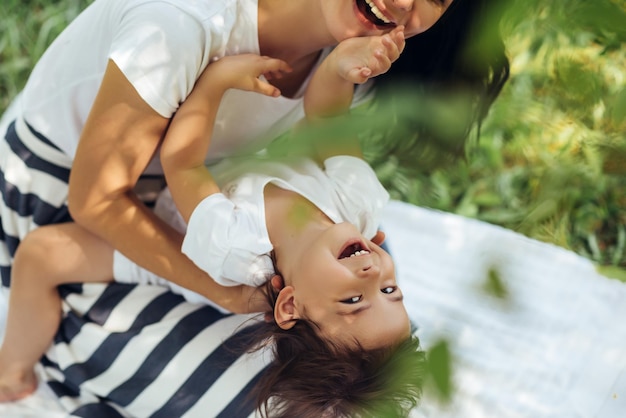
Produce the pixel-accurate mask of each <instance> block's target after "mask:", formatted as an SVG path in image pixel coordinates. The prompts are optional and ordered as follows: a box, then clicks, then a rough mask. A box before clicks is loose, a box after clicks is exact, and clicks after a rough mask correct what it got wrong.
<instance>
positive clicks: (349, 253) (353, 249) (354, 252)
mask: <svg viewBox="0 0 626 418" xmlns="http://www.w3.org/2000/svg"><path fill="white" fill-rule="evenodd" d="M369 253H370V252H369V250H368V249H367V248H365V247H364V246H363V244H361V243H360V242H354V243H350V244H348V245H347V246H346V247H345V248H344V249H343V251H341V254H339V260H341V259H342V258H348V257H358V256H360V255H366V254H369Z"/></svg>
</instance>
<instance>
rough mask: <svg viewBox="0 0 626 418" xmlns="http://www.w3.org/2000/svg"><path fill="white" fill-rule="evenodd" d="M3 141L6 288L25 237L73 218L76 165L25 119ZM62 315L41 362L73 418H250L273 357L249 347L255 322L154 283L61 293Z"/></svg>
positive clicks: (0, 232) (0, 208) (1, 266)
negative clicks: (71, 181) (256, 388)
mask: <svg viewBox="0 0 626 418" xmlns="http://www.w3.org/2000/svg"><path fill="white" fill-rule="evenodd" d="M3 124H4V126H2V127H1V128H2V133H3V137H2V140H1V141H0V170H1V172H2V176H1V177H0V182H1V183H0V189H1V191H2V200H1V202H0V216H1V219H0V220H1V221H2V224H1V226H2V228H1V229H0V273H1V274H2V284H3V286H4V287H7V286H9V285H10V270H11V260H12V259H13V256H14V254H15V250H16V248H17V246H18V244H19V242H20V240H21V239H22V238H23V237H24V236H25V235H26V234H27V233H28V232H29V231H31V230H32V229H34V228H36V227H37V226H39V225H45V224H50V223H58V222H67V221H70V220H71V217H70V215H69V213H68V210H67V206H66V200H67V182H68V178H69V172H70V166H71V160H70V159H69V158H68V157H67V156H66V155H64V154H63V153H62V152H61V151H60V150H59V149H58V148H56V147H55V146H54V145H53V144H51V143H50V142H49V141H47V140H46V138H44V137H42V136H41V135H39V134H38V133H37V132H36V131H35V130H33V129H32V128H31V127H30V126H29V125H28V124H27V123H26V122H25V121H23V120H19V119H18V120H13V121H6V120H5V121H4V122H3ZM61 293H62V295H63V297H64V313H65V314H64V319H63V321H62V324H61V326H60V328H59V331H58V333H57V335H56V338H55V341H54V344H53V346H52V347H51V348H50V350H49V351H48V352H47V353H46V355H45V356H44V358H43V359H42V363H43V365H44V374H45V379H46V380H47V381H48V384H49V385H50V387H51V388H52V390H53V391H54V393H56V395H57V396H58V397H59V399H60V400H61V403H62V404H63V405H64V407H65V409H66V410H67V411H68V413H69V415H70V416H72V417H84V418H99V417H103V418H104V417H106V418H109V417H155V418H156V417H167V418H171V417H202V418H206V417H229V418H233V417H234V418H236V417H248V416H253V415H254V407H253V405H254V400H253V399H252V398H251V397H250V396H249V395H250V392H251V388H252V387H253V385H254V384H255V382H256V381H257V380H258V378H259V377H260V375H261V373H262V372H263V370H264V368H265V366H266V365H267V363H268V362H269V353H267V352H265V351H257V352H254V353H249V352H248V349H249V347H246V346H245V344H244V343H243V341H245V337H246V336H247V335H249V334H250V332H251V331H252V330H253V329H254V326H255V323H256V319H255V318H253V317H252V316H244V315H224V314H221V313H219V312H218V311H216V310H214V309H212V308H211V307H208V306H204V305H194V304H191V303H188V302H186V301H184V299H183V298H182V297H180V296H177V295H175V294H173V293H171V292H169V291H168V290H167V289H165V288H160V287H157V286H140V285H128V284H120V283H114V284H110V285H106V284H90V285H68V286H63V287H62V288H61Z"/></svg>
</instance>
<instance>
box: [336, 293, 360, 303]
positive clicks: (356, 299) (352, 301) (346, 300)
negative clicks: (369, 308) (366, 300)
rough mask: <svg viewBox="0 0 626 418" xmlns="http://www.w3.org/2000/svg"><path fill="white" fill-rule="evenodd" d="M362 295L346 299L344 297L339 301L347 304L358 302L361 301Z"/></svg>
mask: <svg viewBox="0 0 626 418" xmlns="http://www.w3.org/2000/svg"><path fill="white" fill-rule="evenodd" d="M361 298H362V296H361V295H359V296H352V297H351V298H348V299H344V300H342V301H341V303H347V304H353V303H359V302H360V301H361Z"/></svg>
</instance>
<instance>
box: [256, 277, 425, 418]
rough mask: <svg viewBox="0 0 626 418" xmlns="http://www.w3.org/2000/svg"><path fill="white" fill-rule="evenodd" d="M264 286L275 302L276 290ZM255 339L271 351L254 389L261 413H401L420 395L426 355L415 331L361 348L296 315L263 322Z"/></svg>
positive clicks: (381, 417)
mask: <svg viewBox="0 0 626 418" xmlns="http://www.w3.org/2000/svg"><path fill="white" fill-rule="evenodd" d="M266 286H267V295H268V301H269V302H270V305H271V306H274V304H275V301H276V296H277V294H278V291H276V290H275V289H273V287H272V285H271V283H270V282H268V283H267V285H266ZM254 340H255V341H261V342H262V343H261V344H257V349H260V348H262V347H267V346H268V345H270V347H271V350H272V354H273V361H272V363H271V364H270V365H269V366H268V368H267V369H266V370H265V372H264V373H263V375H262V376H261V378H260V380H259V381H258V382H257V384H256V386H255V390H254V394H255V396H256V403H257V408H258V409H259V410H260V411H261V413H262V414H263V416H264V417H272V418H274V417H284V418H287V417H290V418H293V417H298V418H307V417H310V418H320V417H372V418H374V417H376V418H385V417H390V418H391V417H405V416H407V415H408V412H409V410H410V409H412V408H413V407H415V406H416V405H417V403H418V401H419V399H420V396H421V393H422V383H423V375H424V368H425V364H424V363H425V356H424V353H423V351H421V350H420V347H419V340H418V338H417V337H414V336H411V337H409V338H407V339H406V340H404V341H402V342H400V343H399V344H397V345H396V346H392V347H384V348H377V349H364V348H363V347H361V346H360V345H359V344H358V343H356V342H355V344H347V343H337V342H333V341H331V340H329V339H327V338H323V337H322V336H321V335H320V332H319V328H318V326H317V325H316V324H315V323H313V322H311V321H308V320H305V319H299V320H297V322H296V324H294V326H293V327H291V328H290V329H289V330H284V329H282V328H281V327H279V326H278V324H277V323H276V322H275V321H271V322H265V323H263V324H261V325H259V326H258V328H257V329H256V331H255V335H254Z"/></svg>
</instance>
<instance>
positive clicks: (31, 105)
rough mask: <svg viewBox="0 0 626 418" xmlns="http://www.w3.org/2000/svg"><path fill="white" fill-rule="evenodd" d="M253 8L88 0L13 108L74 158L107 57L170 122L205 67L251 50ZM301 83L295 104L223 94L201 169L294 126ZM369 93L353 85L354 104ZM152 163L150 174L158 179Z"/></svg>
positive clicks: (237, 3) (211, 1) (233, 0)
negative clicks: (89, 2)
mask: <svg viewBox="0 0 626 418" xmlns="http://www.w3.org/2000/svg"><path fill="white" fill-rule="evenodd" d="M257 12H258V4H257V0H204V1H200V0H195V1H193V0H96V1H95V2H94V3H93V4H91V5H90V6H89V7H88V8H87V9H86V10H85V11H83V12H82V13H81V14H80V15H79V16H78V17H77V18H76V19H75V20H74V21H73V22H72V23H71V24H70V25H69V26H68V27H67V28H66V29H65V31H64V32H63V33H62V34H61V35H60V36H59V37H58V38H57V39H56V40H55V41H54V42H53V44H52V45H51V46H50V47H49V48H48V49H47V50H46V52H45V53H44V55H43V56H42V57H41V59H40V60H39V62H38V63H37V65H36V66H35V68H34V70H33V72H32V75H31V76H30V78H29V80H28V82H27V84H26V86H25V88H24V90H23V92H22V94H21V97H20V99H19V103H18V106H16V107H17V111H18V113H19V114H21V116H23V118H24V119H25V120H26V121H27V122H28V123H29V124H30V125H31V126H32V127H33V128H34V129H35V130H36V131H37V132H39V133H40V134H42V135H43V136H44V137H45V138H47V139H48V140H49V141H50V142H52V143H53V144H55V145H56V146H57V147H59V148H60V149H61V150H62V151H63V152H64V153H66V154H67V155H69V156H70V157H72V158H73V156H74V154H75V152H76V147H77V144H78V140H79V137H80V133H81V130H82V128H83V125H84V123H85V121H86V119H87V115H88V113H89V111H90V109H91V106H92V104H93V102H94V99H95V97H96V94H97V92H98V89H99V86H100V83H101V81H102V77H103V75H104V71H105V69H106V66H107V63H108V60H109V59H111V60H113V61H114V62H115V64H116V65H117V66H118V67H119V69H120V70H121V71H122V72H123V73H124V75H125V76H126V77H127V78H128V80H129V81H130V82H131V84H132V85H133V86H134V87H135V89H136V90H137V92H138V93H139V95H140V96H141V97H142V98H143V99H144V100H145V101H146V102H147V103H148V104H149V105H150V106H151V107H152V108H153V109H154V110H155V111H156V112H158V113H159V114H160V115H162V116H164V117H171V116H172V115H173V114H174V112H175V111H176V110H177V109H178V106H179V105H180V104H181V103H182V102H183V101H184V100H185V98H186V97H187V95H188V94H189V93H190V92H191V90H192V88H193V85H194V83H195V81H196V79H197V78H198V76H199V75H200V74H201V72H202V71H203V70H204V68H205V67H206V66H207V65H208V64H209V63H210V62H211V61H213V60H217V59H219V58H221V57H223V56H225V55H234V54H240V53H256V54H259V53H260V50H259V41H258V27H257ZM328 52H329V51H328V50H327V51H325V53H324V54H322V56H321V57H320V59H321V58H322V57H323V56H325V54H327V53H328ZM306 84H307V83H306V82H305V84H304V85H303V86H302V89H301V91H300V92H299V93H298V94H296V96H295V97H294V98H286V97H278V98H271V97H267V96H263V95H260V94H257V93H251V92H243V91H237V90H230V91H228V92H227V94H226V95H225V97H224V99H223V101H222V102H221V104H220V107H219V111H218V115H217V122H216V124H215V130H214V132H213V137H212V141H211V147H210V149H209V151H208V154H207V156H208V157H207V163H211V162H215V161H217V160H220V159H222V158H224V157H227V156H232V155H234V154H244V153H245V154H249V153H250V152H251V151H256V150H259V149H262V148H264V147H265V146H266V145H267V144H268V142H269V141H271V140H272V139H273V138H275V137H276V136H278V135H280V134H281V133H284V132H285V131H286V130H288V129H289V128H290V127H292V126H293V125H294V124H296V123H297V122H298V121H299V120H300V119H301V118H302V117H303V114H304V113H303V106H302V92H303V90H304V88H305V86H306ZM368 91H369V85H365V86H359V87H358V88H357V90H356V92H355V101H354V102H355V104H356V103H358V102H360V101H363V100H364V99H365V96H366V93H367V92H368ZM155 160H156V158H155ZM153 164H154V165H153V169H152V170H150V172H155V173H160V172H161V170H160V166H159V165H158V162H156V161H153Z"/></svg>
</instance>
